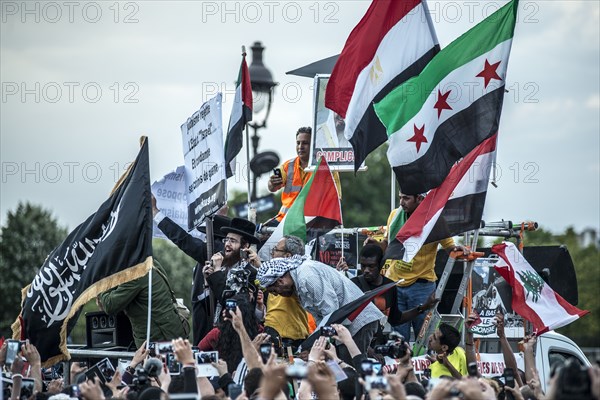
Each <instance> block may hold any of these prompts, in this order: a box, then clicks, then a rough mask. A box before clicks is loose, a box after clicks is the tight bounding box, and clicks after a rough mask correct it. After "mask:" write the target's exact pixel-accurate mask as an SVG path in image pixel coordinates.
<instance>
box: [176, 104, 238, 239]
mask: <svg viewBox="0 0 600 400" xmlns="http://www.w3.org/2000/svg"><path fill="white" fill-rule="evenodd" d="M181 139H182V142H183V156H184V159H185V186H186V195H187V201H188V229H193V228H195V227H197V226H198V225H200V224H201V223H202V221H203V220H204V217H205V216H207V215H211V214H213V213H215V212H216V211H217V210H218V209H219V208H221V207H222V206H223V205H224V204H225V201H226V200H227V197H226V196H227V187H226V181H225V179H226V178H225V168H224V167H225V156H224V153H223V127H222V121H221V94H220V93H219V94H217V95H216V96H215V97H213V98H212V99H210V100H208V101H207V102H206V103H204V104H203V105H202V107H200V110H198V111H196V112H195V113H194V114H193V115H192V116H191V117H190V118H188V120H187V121H186V122H185V123H183V124H182V125H181Z"/></svg>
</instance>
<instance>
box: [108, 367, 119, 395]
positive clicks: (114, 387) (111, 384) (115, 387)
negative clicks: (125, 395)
mask: <svg viewBox="0 0 600 400" xmlns="http://www.w3.org/2000/svg"><path fill="white" fill-rule="evenodd" d="M122 384H123V382H122V381H121V371H119V370H118V369H117V370H116V371H115V374H114V375H113V377H112V379H111V380H110V381H107V382H106V383H105V385H106V387H107V388H109V389H110V391H111V392H112V397H117V396H118V395H119V386H121V385H122Z"/></svg>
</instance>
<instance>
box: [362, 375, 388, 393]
mask: <svg viewBox="0 0 600 400" xmlns="http://www.w3.org/2000/svg"><path fill="white" fill-rule="evenodd" d="M365 389H366V390H367V391H368V390H373V389H379V390H389V385H388V382H387V379H385V377H384V376H367V377H366V379H365Z"/></svg>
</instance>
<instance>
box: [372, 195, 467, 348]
mask: <svg viewBox="0 0 600 400" xmlns="http://www.w3.org/2000/svg"><path fill="white" fill-rule="evenodd" d="M424 198H425V195H423V194H419V195H409V194H404V193H400V207H399V208H397V209H395V210H393V211H392V212H391V213H390V216H389V217H388V222H387V229H386V233H385V236H384V239H383V240H382V241H381V242H380V241H378V240H376V239H374V238H372V237H369V238H367V240H366V241H365V244H368V243H375V244H379V245H380V246H381V247H382V249H383V250H384V251H385V250H386V249H387V246H388V241H389V240H393V239H394V238H395V237H396V234H397V233H398V231H399V230H400V228H402V226H403V225H404V224H405V223H406V221H407V220H408V218H409V217H410V216H411V214H412V213H413V212H414V211H415V210H416V209H417V206H418V205H419V204H420V203H421V202H422V201H423V199H424ZM390 238H391V239H390ZM438 245H441V246H442V247H443V248H444V249H445V250H446V251H447V252H451V251H456V250H459V249H462V247H460V246H456V245H455V243H454V240H453V239H452V238H447V239H443V240H440V241H436V242H432V243H428V244H425V245H423V246H422V247H421V249H420V250H419V252H418V253H417V255H415V257H414V258H413V259H412V260H411V261H410V262H404V261H402V260H392V259H388V260H386V262H385V267H386V269H387V270H386V273H385V276H386V277H388V278H390V279H391V280H393V281H398V280H400V279H404V281H403V282H401V283H399V284H398V287H397V291H398V309H400V310H403V311H404V310H412V309H413V308H415V307H416V308H418V309H419V312H420V315H419V316H417V317H416V318H414V319H413V320H412V321H409V322H407V323H403V324H400V325H396V326H394V330H396V331H397V332H398V333H400V334H401V335H402V336H404V338H405V339H406V340H410V337H411V336H410V328H411V325H412V328H413V331H414V334H415V337H416V336H417V335H418V334H419V331H420V330H421V326H422V325H423V321H424V320H425V314H424V312H425V308H424V307H423V304H425V303H426V301H427V298H428V297H429V296H430V294H431V292H433V291H435V287H436V284H435V282H436V280H437V276H436V274H435V257H436V254H437V249H438Z"/></svg>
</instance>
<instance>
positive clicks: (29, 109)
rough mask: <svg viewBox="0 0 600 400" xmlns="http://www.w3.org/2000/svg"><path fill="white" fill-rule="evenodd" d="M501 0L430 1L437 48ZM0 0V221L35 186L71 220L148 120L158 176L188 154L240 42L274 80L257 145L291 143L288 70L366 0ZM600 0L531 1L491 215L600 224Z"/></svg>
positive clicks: (299, 93)
mask: <svg viewBox="0 0 600 400" xmlns="http://www.w3.org/2000/svg"><path fill="white" fill-rule="evenodd" d="M503 4H505V2H504V1H499V2H496V1H466V2H462V1H457V2H456V1H442V2H430V3H429V8H430V10H431V13H432V18H433V21H434V24H435V27H436V30H437V34H438V38H439V40H440V44H441V45H442V47H443V46H446V45H447V44H448V43H450V42H451V41H452V40H454V39H455V38H456V37H458V36H459V35H460V34H461V33H463V32H465V31H466V30H468V29H469V28H470V27H471V26H473V24H475V23H477V22H479V21H481V20H482V19H483V18H484V17H486V16H488V15H489V14H490V13H491V12H493V11H494V10H496V9H497V8H498V7H499V6H501V5H503ZM1 6H2V14H1V18H2V20H1V35H0V41H1V51H0V75H1V76H0V77H1V82H2V99H1V102H0V134H1V143H0V144H1V153H0V154H1V163H2V181H1V193H0V206H1V209H0V212H1V213H0V218H1V222H2V224H4V223H5V221H4V220H5V218H6V212H7V211H8V210H12V209H14V208H15V207H16V205H17V204H18V202H19V201H30V202H33V203H37V204H42V205H43V206H44V207H46V208H48V209H50V210H52V212H53V213H54V215H55V216H56V217H58V218H59V220H60V221H61V223H62V224H64V225H66V226H68V227H69V228H74V227H75V226H76V225H77V224H78V223H80V222H81V221H83V220H84V219H85V218H86V217H87V216H88V215H90V214H91V213H93V212H94V211H95V210H96V209H97V207H98V206H99V205H100V204H101V202H102V201H104V199H105V198H106V197H107V196H108V193H109V192H110V190H111V188H112V187H113V185H114V183H115V181H116V179H117V177H118V176H119V175H120V173H121V172H122V171H123V169H124V167H125V166H126V164H127V163H128V162H130V161H131V160H133V159H134V157H135V155H136V153H137V149H138V138H139V136H140V135H147V136H149V143H150V157H151V174H152V179H153V180H156V179H159V178H160V177H162V176H163V175H164V174H165V173H167V172H169V171H170V170H172V169H174V168H175V167H176V166H177V165H180V164H182V163H183V156H182V150H181V149H182V145H181V139H180V128H179V126H180V125H181V123H182V122H184V121H185V120H186V119H187V117H188V116H190V115H191V114H192V113H193V112H194V111H196V110H197V109H198V108H199V107H200V105H201V104H202V103H203V101H205V100H206V99H208V98H210V97H212V96H213V95H214V94H215V93H216V91H217V90H221V91H223V93H224V97H223V99H224V103H223V121H224V125H225V126H226V125H227V121H228V120H229V113H230V109H231V104H232V102H233V91H234V81H235V79H236V77H237V72H238V68H239V63H240V52H241V50H240V48H241V46H242V45H246V46H247V47H248V48H249V47H250V46H251V45H252V43H253V42H254V41H256V40H260V41H262V42H263V44H264V45H265V46H266V52H265V63H266V65H267V67H268V68H270V69H271V71H272V72H273V74H274V77H275V80H276V81H278V82H279V86H278V88H277V89H276V97H275V101H274V104H273V109H272V115H271V118H270V120H269V126H268V129H266V130H263V131H262V134H261V143H260V150H261V151H264V150H276V151H277V152H278V153H279V154H280V156H281V158H282V159H287V158H290V157H292V156H293V155H294V132H295V129H296V128H297V127H299V126H302V125H310V124H311V114H312V96H313V93H312V88H311V86H312V81H311V80H310V79H307V78H298V77H294V76H287V75H285V72H286V71H289V70H291V69H294V68H296V67H299V66H302V65H304V64H307V63H308V62H311V61H314V60H317V59H320V58H324V57H327V56H330V55H333V54H336V53H338V52H339V51H340V50H341V49H342V47H343V45H344V42H345V40H346V38H347V36H348V34H349V33H350V31H351V29H352V28H353V27H354V26H355V25H356V23H357V22H358V21H359V20H360V18H361V17H362V15H363V14H364V12H365V10H366V9H367V8H368V6H369V2H368V1H362V0H353V1H296V2H293V1H290V2H287V1H283V2H280V1H265V2H261V1H259V2H236V1H227V2H221V1H215V2H211V1H131V2H108V1H107V2H104V1H98V2H86V1H83V2H78V1H75V2H70V3H69V2H66V4H65V2H37V1H30V2H26V3H24V2H20V1H14V2H13V1H2V2H1ZM599 10H600V6H599V3H598V2H596V1H577V0H569V1H554V0H553V1H521V4H520V9H519V17H518V24H517V28H516V33H515V39H514V43H513V50H512V54H511V59H510V64H509V67H508V78H507V88H508V89H509V93H507V94H506V97H505V103H504V111H503V114H502V121H501V125H500V139H499V147H498V164H499V170H500V175H499V182H498V183H499V187H498V188H497V189H495V188H490V190H489V192H488V203H487V205H486V216H485V218H486V219H487V220H497V219H501V218H504V219H510V220H513V221H521V220H535V221H538V222H539V223H540V224H541V225H542V226H544V227H546V228H549V229H551V230H553V231H556V232H559V231H562V230H563V229H564V228H565V227H567V226H574V227H576V228H577V229H583V228H586V227H592V228H595V229H599V227H600V222H599V220H600V216H599V209H600V204H599V203H600V200H599V198H600V194H599V192H600V187H599V185H600V183H599V182H600V162H599V157H600V156H599V153H600V144H599V136H600V126H599V124H600V112H599V110H600V89H599V85H600V83H599V75H600V74H599V65H600V62H599V54H600V44H599V38H600V33H599V26H600V11H599ZM249 61H250V60H249ZM244 154H245V153H244ZM367 173H368V172H367ZM232 187H233V188H238V189H244V188H245V187H246V184H245V182H243V181H239V180H238V181H237V182H230V188H232ZM259 187H260V188H262V190H264V191H265V192H266V180H263V182H262V183H259ZM382 201H386V202H387V201H388V199H387V198H386V199H385V200H382ZM383 222H384V221H373V225H379V224H382V223H383Z"/></svg>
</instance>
